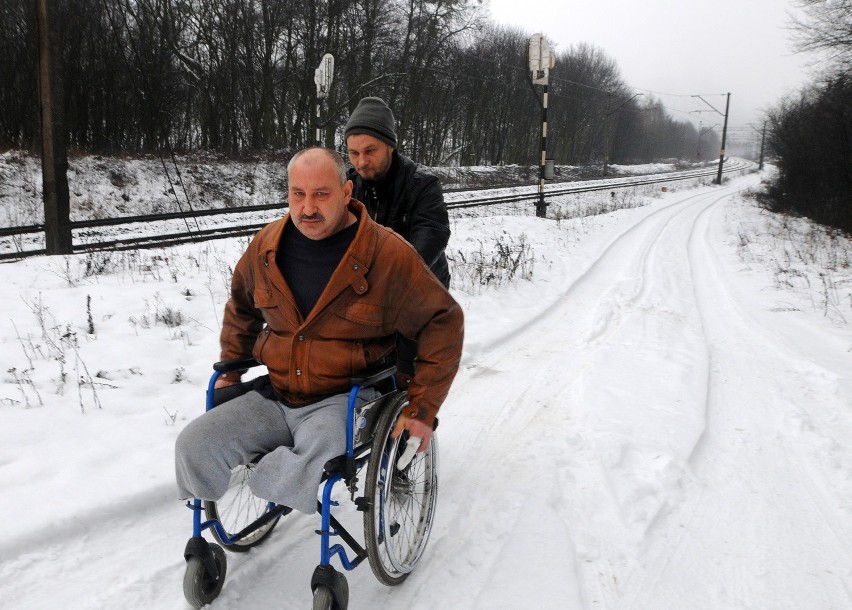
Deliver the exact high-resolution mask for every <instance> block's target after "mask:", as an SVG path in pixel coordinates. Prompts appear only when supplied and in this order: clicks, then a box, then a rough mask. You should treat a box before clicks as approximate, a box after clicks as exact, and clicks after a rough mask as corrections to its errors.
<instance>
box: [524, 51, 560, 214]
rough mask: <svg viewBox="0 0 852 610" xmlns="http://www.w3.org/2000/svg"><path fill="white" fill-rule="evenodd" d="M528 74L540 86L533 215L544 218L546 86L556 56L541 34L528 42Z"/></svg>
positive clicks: (545, 210) (545, 206) (545, 208)
mask: <svg viewBox="0 0 852 610" xmlns="http://www.w3.org/2000/svg"><path fill="white" fill-rule="evenodd" d="M529 60H530V74H531V75H532V82H533V84H534V85H542V86H543V87H544V91H543V94H542V97H541V160H540V163H539V178H538V202H537V203H536V206H535V215H536V216H537V217H538V218H544V217H545V216H546V215H547V203H545V201H544V179H545V177H544V176H545V167H546V165H547V85H548V83H549V81H550V69H551V68H552V67H553V66H554V64H555V63H556V56H555V55H554V54H553V51H551V50H550V43H549V42H548V41H547V38H545V37H544V35H543V34H533V35H532V36H531V37H530V42H529Z"/></svg>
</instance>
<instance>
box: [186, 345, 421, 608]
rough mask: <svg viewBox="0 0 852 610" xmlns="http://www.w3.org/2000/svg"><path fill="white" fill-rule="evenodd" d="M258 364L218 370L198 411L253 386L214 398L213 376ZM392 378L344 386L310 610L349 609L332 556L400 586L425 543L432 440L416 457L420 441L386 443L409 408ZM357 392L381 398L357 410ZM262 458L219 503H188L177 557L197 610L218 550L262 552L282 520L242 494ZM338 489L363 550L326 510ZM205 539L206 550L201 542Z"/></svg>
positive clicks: (221, 566) (237, 476)
mask: <svg viewBox="0 0 852 610" xmlns="http://www.w3.org/2000/svg"><path fill="white" fill-rule="evenodd" d="M259 364H260V363H258V362H257V361H255V360H254V359H243V360H234V361H227V362H218V363H216V364H215V365H214V366H213V369H214V372H213V375H212V376H211V378H210V381H209V384H208V388H207V405H206V409H207V410H208V411H209V410H210V409H213V408H215V406H216V405H217V404H221V403H222V402H225V401H226V400H230V399H231V398H234V397H236V396H237V395H239V394H241V393H244V392H246V391H248V390H249V389H251V384H252V382H246V383H243V384H239V385H236V386H231V387H228V388H222V389H219V390H216V392H214V390H213V387H214V384H215V383H216V380H217V379H218V378H219V376H220V375H221V374H223V373H226V372H230V371H244V370H247V369H249V368H251V367H254V366H258V365H259ZM395 372H396V367H395V366H388V367H384V368H382V369H379V370H375V371H369V372H367V373H365V374H364V375H362V376H359V377H355V378H352V379H351V380H350V381H351V385H352V387H351V390H350V392H349V405H348V413H347V421H346V430H347V436H346V439H347V442H346V453H344V454H343V455H340V456H338V457H336V458H334V459H332V460H330V461H329V462H327V463H326V464H325V466H324V472H323V478H322V482H321V483H320V487H321V489H322V496H321V497H322V500H318V501H317V511H318V512H319V514H320V529H319V530H317V531H316V533H317V534H318V535H319V538H320V563H319V565H318V566H317V567H316V569H315V570H314V573H313V576H312V577H311V584H310V586H311V591H312V593H313V608H314V610H345V609H346V608H347V606H348V603H349V587H348V584H347V581H346V577H345V576H344V574H343V573H342V572H340V571H338V570H336V569H335V568H334V567H333V566H332V564H331V560H332V558H333V557H335V556H337V557H338V560H339V562H340V564H341V566H342V567H343V568H344V569H345V570H346V571H349V570H353V569H355V568H356V567H357V566H358V565H359V564H360V563H361V562H362V561H363V560H364V559H365V558H366V559H367V560H368V562H369V564H370V567H371V568H372V571H373V574H374V575H375V576H376V578H377V579H378V580H379V581H380V582H382V583H383V584H385V585H389V586H392V585H398V584H400V583H402V582H403V581H404V580H405V579H406V578H407V577H408V575H409V574H410V573H411V571H412V570H413V569H414V567H415V566H416V564H417V562H418V561H419V560H420V558H421V556H422V554H423V551H424V549H425V548H426V543H427V542H428V540H429V534H430V531H431V528H432V520H433V518H434V516H435V502H436V499H437V492H438V445H437V438H436V436H435V435H434V434H433V435H432V439H431V442H430V443H429V446H428V447H427V449H426V450H425V451H423V452H422V453H416V454H415V453H414V450H415V449H416V447H417V445H419V442H420V439H414V438H408V434H407V432H403V434H401V435H400V436H399V437H397V438H391V432H392V431H393V429H394V425H395V423H396V420H397V418H398V417H399V414H400V413H401V411H402V409H403V408H404V407H405V406H406V405H407V404H408V400H407V393H406V392H405V390H401V389H398V388H397V387H396V382H395V380H394V373H395ZM365 387H374V388H376V389H378V390H380V391H382V392H383V393H382V394H381V396H380V397H379V398H377V399H375V400H373V401H371V402H369V403H366V404H364V405H362V406H360V407H358V406H357V400H356V397H357V395H358V392H359V390H360V389H361V388H365ZM436 425H437V422H436ZM261 457H262V456H257V458H256V459H255V460H253V461H252V463H250V464H247V465H244V466H238V467H237V468H235V469H234V470H233V471H232V473H231V479H230V484H229V488H228V491H227V493H226V494H225V495H224V496H223V497H222V498H221V499H219V500H217V501H215V502H212V501H202V500H200V499H198V498H195V499H192V500H190V501H188V502H187V507H189V508H190V509H191V510H192V518H193V520H192V538H190V540H189V541H188V542H187V546H186V549H185V551H184V558H185V559H186V572H185V573H184V579H183V591H184V596H185V597H186V600H187V601H188V602H189V603H190V604H191V605H192V606H193V607H195V608H201V607H202V606H204V605H206V604H209V603H210V602H212V601H213V600H214V599H216V597H217V596H218V595H219V593H220V592H221V591H222V586H223V584H224V582H225V575H226V573H227V560H226V554H225V551H229V552H236V553H242V552H246V551H248V550H249V549H251V548H253V547H255V546H257V545H259V544H261V543H262V542H264V541H265V540H266V539H267V538H268V537H269V535H270V534H271V533H272V531H273V529H274V528H275V525H276V524H277V523H278V521H279V519H281V518H282V517H283V516H285V515H286V514H287V513H289V512H290V509H289V508H288V507H285V506H281V505H277V504H275V503H274V502H268V501H266V500H263V499H261V498H257V497H255V496H254V495H253V494H252V492H251V491H250V490H249V488H248V481H249V479H250V478H251V475H252V471H253V468H254V465H255V464H256V462H257V461H258V460H259V459H260V458H261ZM339 482H340V483H343V484H344V485H345V486H346V488H347V490H348V492H349V494H348V495H349V496H350V498H351V499H352V501H353V502H354V505H355V510H357V511H361V512H363V525H364V532H363V544H362V543H360V542H359V541H358V539H356V538H355V536H353V535H352V534H350V532H348V531H347V530H346V529H345V528H344V527H343V525H341V523H340V522H339V521H338V519H336V518H335V517H334V515H333V514H332V508H336V507H338V506H339V502H338V501H335V500H332V491H333V488H334V487H335V485H336V484H337V483H339ZM362 486H363V490H362V489H361V487H362ZM318 491H319V490H318ZM350 527H351V526H350ZM205 530H207V531H209V533H210V535H211V536H212V538H213V539H214V540H215V541H214V542H208V541H207V540H206V539H205V538H204V537H203V536H202V533H203V532H204V531H205ZM336 538H339V540H340V541H341V542H343V543H345V545H346V547H348V549H349V553H351V556H350V554H347V548H346V547H345V546H344V545H343V544H340V543H334V544H332V540H333V539H336Z"/></svg>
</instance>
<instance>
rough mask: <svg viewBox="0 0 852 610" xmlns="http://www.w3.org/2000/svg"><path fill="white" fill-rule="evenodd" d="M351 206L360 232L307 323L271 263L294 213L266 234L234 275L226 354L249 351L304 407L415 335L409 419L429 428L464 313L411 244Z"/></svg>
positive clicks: (454, 361)
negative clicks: (397, 340) (397, 341)
mask: <svg viewBox="0 0 852 610" xmlns="http://www.w3.org/2000/svg"><path fill="white" fill-rule="evenodd" d="M349 209H350V210H351V211H352V212H353V213H354V214H355V215H356V216H357V217H358V218H359V219H360V223H361V224H360V226H359V227H358V232H357V234H356V235H355V239H354V240H353V241H352V244H351V245H350V246H349V249H348V250H347V252H346V254H345V255H344V256H343V260H342V261H341V263H340V265H338V267H337V269H336V270H335V271H334V274H333V275H332V277H331V280H330V281H329V283H328V285H327V286H326V288H325V291H324V292H323V293H322V295H321V296H320V298H319V300H318V301H317V303H316V306H315V307H314V309H313V310H312V311H311V313H310V314H309V315H308V317H307V319H303V318H302V316H301V314H300V313H299V310H298V308H297V306H296V303H295V300H294V298H293V295H292V293H291V291H290V288H289V287H288V286H287V284H286V283H285V282H284V278H283V276H282V275H281V272H280V271H279V270H278V267H277V266H276V264H275V254H276V251H277V250H278V246H279V243H280V241H281V232H282V231H283V228H284V225H285V223H287V222H289V215H287V216H285V217H284V218H282V219H281V220H278V221H275V222H273V223H270V224H269V225H267V226H265V227H264V228H263V229H261V230H260V232H259V233H258V234H257V235H256V236H255V237H254V239H253V240H252V242H251V243H250V244H249V247H248V249H247V250H246V252H245V253H244V254H243V256H242V258H240V260H239V262H238V263H237V266H236V268H235V269H234V275H233V278H232V280H231V298H230V300H229V301H228V304H227V305H226V306H225V318H224V322H223V324H222V335H221V346H222V353H221V357H222V359H223V360H230V359H234V358H243V357H246V356H248V355H249V354H251V355H252V356H254V358H256V359H257V360H258V361H260V362H262V363H263V364H265V365H266V367H267V368H268V369H269V375H270V380H271V381H272V385H273V387H274V388H275V389H276V390H277V391H278V392H280V393H281V394H282V395H283V396H284V398H285V399H286V400H287V402H289V403H291V404H294V405H300V404H308V403H311V402H314V401H316V400H318V399H319V398H321V397H323V396H327V395H330V394H335V393H341V392H346V391H348V389H349V378H350V377H352V376H353V375H356V374H359V373H361V372H363V371H364V370H366V369H368V368H370V367H371V366H372V365H375V364H377V363H379V362H380V361H381V360H382V358H383V357H384V356H386V355H387V354H388V352H390V351H391V350H392V349H393V347H394V344H395V341H394V333H395V332H397V331H398V332H400V333H402V334H403V335H405V336H407V337H417V345H418V352H417V373H416V375H415V376H414V378H413V380H412V381H411V383H410V385H409V386H408V393H409V403H410V407H409V409H408V410H407V411H406V414H407V415H408V416H409V417H414V418H416V419H419V420H421V421H423V422H425V423H426V424H431V423H432V421H433V420H434V418H435V414H436V413H437V412H438V409H439V408H440V406H441V403H442V402H443V401H444V399H445V398H446V396H447V393H448V392H449V389H450V384H451V383H452V381H453V378H454V377H455V375H456V371H457V370H458V366H459V360H460V359H461V352H462V341H463V336H464V319H463V314H462V310H461V307H460V306H459V305H458V303H456V301H455V300H454V299H453V297H452V296H451V295H450V293H449V292H447V290H446V289H445V288H444V286H443V285H442V284H441V282H439V281H438V280H437V279H436V278H435V276H434V275H433V274H432V273H431V272H430V271H429V269H428V267H427V266H426V265H425V264H424V262H423V259H422V258H421V257H420V255H419V254H417V251H416V250H415V249H414V248H413V247H411V246H410V245H409V244H408V243H407V242H406V241H405V240H403V239H402V238H401V237H399V236H398V235H397V234H396V233H394V232H393V231H391V230H389V229H387V228H385V227H382V226H381V225H379V224H377V223H376V222H374V221H373V220H371V219H370V217H369V215H368V214H367V211H366V209H365V208H364V206H363V204H361V202H359V201H357V200H355V199H352V200H350V203H349Z"/></svg>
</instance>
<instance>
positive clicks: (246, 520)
mask: <svg viewBox="0 0 852 610" xmlns="http://www.w3.org/2000/svg"><path fill="white" fill-rule="evenodd" d="M253 470H254V465H253V464H249V465H247V466H237V467H236V468H234V470H233V471H232V472H231V483H230V485H229V487H228V491H227V492H225V495H224V496H222V498H220V499H219V500H217V501H216V502H210V501H205V502H204V513H205V515H207V518H208V519H216V520H217V521H219V522H220V523H221V524H222V526H223V527H224V528H225V531H226V532H228V534H229V535H234V534H236V533H238V532H241V531H242V530H243V529H245V528H246V527H248V526H249V525H250V524H252V523H254V522H255V521H257V520H258V519H259V518H260V517H261V516H263V515H264V514H265V513H266V512H268V511H269V510H270V508H271V507H270V505H269V502H267V501H266V500H262V499H260V498H258V497H257V496H255V495H254V494H253V493H252V492H251V490H250V489H249V487H248V482H249V479H250V478H251V474H252V472H253ZM278 519H279V517H276V518H275V519H273V520H272V521H270V522H269V523H266V524H264V525H262V526H261V527H259V528H258V529H256V530H255V531H253V532H252V533H251V534H249V535H248V536H246V537H245V538H243V539H241V540H238V541H236V542H235V543H234V544H227V543H226V542H225V541H224V540H222V538H221V536H219V533H218V532H217V531H216V529H215V528H211V529H210V531H211V532H213V537H214V538H216V540H217V541H218V542H219V544H221V545H222V546H223V547H225V549H227V550H228V551H233V552H236V553H245V552H246V551H248V550H249V549H250V548H252V547H255V546H257V545H258V544H260V543H261V542H263V541H264V540H266V538H267V536H269V534H271V533H272V530H273V529H274V528H275V525H276V524H277V523H278Z"/></svg>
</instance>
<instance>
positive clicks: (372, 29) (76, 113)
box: [0, 0, 719, 165]
mask: <svg viewBox="0 0 852 610" xmlns="http://www.w3.org/2000/svg"><path fill="white" fill-rule="evenodd" d="M50 3H51V6H52V9H53V13H54V17H53V20H52V28H53V32H52V34H53V36H54V39H55V46H56V48H57V49H58V50H59V57H57V58H56V62H57V68H56V72H57V74H58V76H60V77H61V84H62V94H61V100H62V111H63V114H64V120H65V131H66V137H67V144H68V146H69V148H70V149H71V150H72V151H74V152H80V153H107V154H122V153H146V152H156V151H163V150H169V151H177V152H186V153H189V152H194V151H214V152H218V153H223V154H225V155H230V156H240V155H245V154H249V153H256V152H264V151H286V150H290V149H295V148H299V147H302V146H305V145H307V144H311V143H313V142H314V139H315V122H316V119H315V114H316V107H317V92H316V85H315V83H314V70H315V69H316V68H317V67H318V65H319V63H320V61H321V58H322V57H323V55H324V54H326V53H331V54H332V55H333V56H334V60H335V66H334V80H333V83H332V86H331V89H330V92H329V94H328V97H327V99H325V100H323V104H322V111H321V119H320V122H321V123H322V133H323V135H322V137H323V140H324V144H325V145H327V146H330V147H335V148H338V149H342V145H343V143H342V129H343V125H344V124H345V122H346V119H347V118H348V116H349V113H350V111H351V110H352V109H353V108H354V106H355V105H356V104H357V102H358V100H359V99H360V98H361V97H364V96H367V95H376V96H379V97H382V98H384V99H385V100H386V101H387V102H388V103H389V105H390V106H391V108H392V109H393V110H394V113H395V115H396V118H397V122H398V135H399V142H400V144H399V148H400V150H401V151H402V152H404V153H405V154H406V155H408V156H411V157H412V158H414V159H416V160H417V161H420V162H422V163H426V164H429V165H491V164H520V165H530V164H537V163H538V159H539V156H540V148H541V146H540V139H541V114H542V111H541V103H540V96H541V90H542V88H541V87H537V86H534V85H533V84H532V83H531V80H530V73H529V69H528V59H527V45H528V39H529V36H530V35H531V34H532V33H531V32H524V31H521V30H518V29H514V28H511V27H503V26H498V25H495V24H494V23H492V22H491V21H490V19H489V18H488V14H487V12H486V11H485V7H484V5H483V4H482V3H481V2H477V1H474V0H434V1H425V0H50ZM34 4H35V3H34V2H32V1H31V0H4V2H3V3H2V9H0V31H2V32H3V36H0V57H2V58H4V61H2V62H0V108H3V112H2V113H0V149H2V148H4V147H5V148H22V149H29V150H33V151H35V150H38V138H39V133H38V129H39V127H38V125H39V121H38V108H39V106H38V96H37V93H38V92H37V84H38V83H37V71H36V65H37V55H38V48H37V40H38V32H37V26H36V19H35V9H34ZM545 34H546V32H545ZM548 93H549V96H548V97H549V103H548V156H549V157H551V158H553V159H554V160H555V162H556V163H557V164H560V165H584V164H590V163H599V162H601V161H602V160H603V159H605V158H606V156H607V152H609V162H611V163H647V162H652V161H656V160H660V159H670V158H678V159H684V160H686V159H696V158H698V159H705V160H706V159H712V158H713V157H714V156H716V155H718V150H719V139H718V136H717V135H716V134H714V133H712V132H709V133H708V132H703V133H699V132H698V130H697V129H696V128H695V127H694V126H693V125H692V124H691V123H689V122H686V121H678V120H675V119H673V118H672V117H671V116H669V115H668V113H667V112H666V110H665V108H664V107H663V105H662V104H661V103H660V102H659V100H655V99H653V98H651V97H649V96H640V95H637V94H636V93H635V92H634V90H632V89H631V88H630V87H629V86H628V85H627V84H626V83H625V82H624V81H623V80H622V78H621V75H620V71H619V68H618V66H617V64H616V62H615V61H614V60H612V59H611V58H610V57H608V56H607V55H606V53H605V51H604V50H602V49H599V48H596V47H595V46H593V45H589V44H586V43H578V44H576V45H572V46H571V47H569V48H567V49H557V50H556V63H555V66H554V67H553V69H552V70H551V73H550V85H549V91H548Z"/></svg>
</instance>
